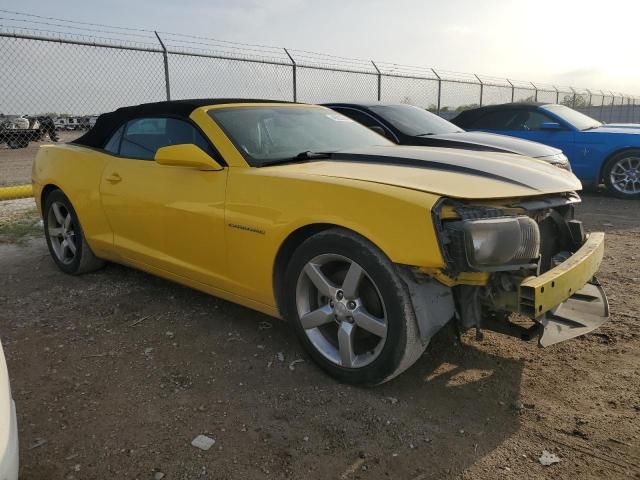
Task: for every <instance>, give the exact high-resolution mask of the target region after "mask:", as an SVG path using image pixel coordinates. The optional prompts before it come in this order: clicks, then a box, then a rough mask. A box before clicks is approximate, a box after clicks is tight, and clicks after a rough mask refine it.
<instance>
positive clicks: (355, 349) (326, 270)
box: [296, 254, 387, 368]
mask: <svg viewBox="0 0 640 480" xmlns="http://www.w3.org/2000/svg"><path fill="white" fill-rule="evenodd" d="M296 299H297V301H296V304H297V307H298V317H299V318H300V323H301V324H302V328H304V331H305V334H306V335H307V337H308V338H309V340H310V341H311V343H312V344H313V346H314V347H315V348H316V349H317V350H318V351H319V352H320V353H321V354H322V355H324V356H325V357H326V358H327V360H329V361H330V362H332V363H334V364H336V365H340V366H342V367H347V368H358V367H363V366H365V365H368V364H370V363H371V362H372V361H374V360H375V359H376V358H377V357H378V355H380V352H381V351H382V348H383V347H384V343H385V340H386V338H387V320H386V311H385V307H384V301H383V299H382V296H381V295H380V292H379V290H378V287H377V286H376V285H375V283H373V281H372V280H371V277H369V275H368V274H367V273H366V272H365V271H364V269H363V268H362V267H361V266H360V265H358V264H357V263H356V262H354V261H353V260H350V259H348V258H346V257H343V256H341V255H332V254H322V255H318V256H317V257H315V258H313V259H312V260H310V261H309V262H307V264H306V265H305V267H304V270H303V271H302V272H300V276H299V278H298V285H297V289H296Z"/></svg>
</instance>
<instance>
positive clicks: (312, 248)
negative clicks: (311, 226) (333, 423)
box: [281, 228, 426, 385]
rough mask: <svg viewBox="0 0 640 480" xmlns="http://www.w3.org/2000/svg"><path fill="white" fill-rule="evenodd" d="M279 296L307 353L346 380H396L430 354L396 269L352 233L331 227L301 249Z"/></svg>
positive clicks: (364, 382)
mask: <svg viewBox="0 0 640 480" xmlns="http://www.w3.org/2000/svg"><path fill="white" fill-rule="evenodd" d="M281 298H282V299H283V303H284V305H283V309H282V310H283V314H284V316H285V317H286V318H287V320H288V321H289V322H290V323H291V325H292V326H293V328H294V330H295V332H296V334H297V336H298V338H299V339H300V342H301V343H302V345H303V347H304V348H305V350H306V351H307V352H308V353H309V355H310V356H311V358H312V359H313V360H314V361H315V362H316V363H317V364H318V365H319V366H320V367H321V368H322V369H323V370H325V371H326V372H327V373H329V374H330V375H332V376H333V377H335V378H337V379H338V380H340V381H342V382H345V383H350V384H355V385H377V384H380V383H383V382H386V381H388V380H391V379H392V378H394V377H395V376H397V375H399V374H400V373H402V372H403V371H404V370H406V369H407V368H409V367H410V366H411V365H413V364H414V363H415V362H416V360H417V359H418V358H419V357H420V356H421V355H422V353H423V352H424V350H425V348H426V345H425V344H423V343H422V341H421V339H420V334H419V331H418V327H417V322H416V318H415V313H414V310H413V305H412V303H411V298H410V296H409V292H408V290H407V287H406V285H405V284H404V283H403V282H402V280H401V279H400V277H399V275H398V274H397V272H396V270H395V266H394V265H393V263H392V262H391V261H390V260H389V258H387V256H386V255H385V254H384V253H383V252H382V251H381V250H380V249H379V248H377V247H376V246H375V245H373V244H372V243H371V242H369V241H368V240H366V239H364V238H363V237H361V236H359V235H357V234H355V233H353V232H351V231H349V230H345V229H342V228H332V229H330V230H325V231H323V232H321V233H318V234H316V235H314V236H312V237H311V238H309V239H307V240H306V241H305V242H304V243H302V245H300V246H299V247H298V249H297V250H296V251H295V252H294V254H293V256H292V258H291V260H290V262H289V264H288V266H287V270H286V274H285V278H284V283H283V291H282V297H281Z"/></svg>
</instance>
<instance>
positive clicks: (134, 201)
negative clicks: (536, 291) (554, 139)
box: [33, 104, 565, 315]
mask: <svg viewBox="0 0 640 480" xmlns="http://www.w3.org/2000/svg"><path fill="white" fill-rule="evenodd" d="M281 105H286V106H288V107H290V108H299V107H300V106H298V105H292V104H281ZM243 106H264V104H235V105H216V106H209V107H202V108H198V109H196V110H194V111H193V112H192V114H191V119H192V120H193V121H194V122H196V123H197V124H198V126H199V127H200V128H201V129H202V131H203V132H204V133H205V134H206V135H207V136H208V137H209V138H210V139H211V140H212V143H213V144H214V145H215V147H216V149H217V151H218V152H219V153H220V155H221V157H222V160H224V162H225V163H226V166H225V167H223V168H219V169H212V170H202V168H203V163H202V158H199V159H195V158H192V157H193V156H191V154H190V153H189V152H188V148H187V149H185V148H182V147H183V146H180V148H169V149H161V151H160V152H159V159H160V162H154V161H146V160H134V159H127V158H120V157H116V156H112V155H109V154H107V153H105V152H102V151H99V150H96V149H90V148H84V147H80V146H75V145H72V144H64V145H56V146H52V145H48V146H43V147H41V148H40V151H39V153H38V155H37V158H36V160H35V161H34V165H33V193H34V196H35V199H36V203H37V204H38V206H39V208H41V207H42V206H41V196H42V191H43V189H44V188H45V187H47V186H49V185H53V186H56V187H58V188H60V189H61V190H62V191H63V192H64V193H65V194H66V195H67V197H68V198H69V199H70V201H71V203H72V204H73V206H74V208H75V210H76V212H77V214H78V217H79V219H80V222H81V224H82V227H83V231H84V234H85V237H86V239H87V242H88V243H89V245H90V246H91V248H92V249H93V250H94V252H95V253H96V254H97V255H98V256H99V257H102V258H105V259H108V260H112V261H116V262H120V263H123V264H127V265H131V266H134V267H136V268H140V269H142V270H146V271H149V272H152V273H154V274H157V275H160V276H163V277H166V278H169V279H172V280H174V281H177V282H180V283H183V284H186V285H189V286H191V287H193V288H196V289H199V290H203V291H206V292H209V293H212V294H214V295H217V296H220V297H222V298H226V299H229V300H232V301H234V302H237V303H240V304H242V305H245V306H247V307H250V308H254V309H256V310H260V311H262V312H265V313H268V314H270V315H278V311H277V305H276V302H275V298H274V285H273V272H274V266H275V259H276V256H277V254H278V251H279V249H280V247H281V246H282V244H283V242H284V241H285V240H286V239H287V238H288V237H289V236H290V235H291V234H292V233H293V232H295V231H296V230H298V229H300V228H304V227H307V226H309V225H316V224H324V225H335V226H341V227H344V228H348V229H350V230H353V231H354V232H357V233H359V234H360V235H362V236H364V237H366V238H368V239H369V240H370V241H371V242H373V243H374V244H376V245H377V246H378V247H379V248H380V249H381V250H382V251H383V252H384V253H385V254H386V255H387V256H388V257H389V258H390V259H391V261H393V262H395V263H399V264H405V265H412V266H416V267H418V268H422V269H424V271H425V272H427V273H429V274H431V275H433V276H434V277H435V278H437V279H438V280H440V281H441V282H443V283H445V284H447V285H452V284H460V283H464V284H471V285H484V284H486V282H487V278H488V276H487V274H484V273H473V272H471V273H462V274H460V275H459V276H458V277H457V278H455V279H451V278H449V277H447V276H446V275H444V274H443V273H442V271H441V270H442V268H444V266H445V265H444V260H443V258H442V255H441V252H440V247H439V244H438V240H437V238H436V233H435V229H434V226H433V223H432V222H433V221H432V217H431V210H432V208H433V207H434V205H435V204H436V202H437V201H438V200H439V199H440V198H441V195H439V194H434V193H430V192H429V189H430V188H433V191H445V192H448V191H450V192H451V196H463V194H464V195H466V198H485V199H486V198H492V197H493V196H495V194H496V191H499V192H500V194H501V195H502V196H509V195H511V196H514V197H515V196H523V195H530V194H531V192H530V191H529V190H528V189H527V188H526V187H519V186H513V185H511V186H509V185H507V184H504V183H500V184H499V185H498V183H496V181H495V180H491V179H481V178H480V177H472V178H471V177H468V176H465V175H462V174H448V173H446V172H442V171H427V170H421V169H406V168H396V167H393V166H388V165H364V164H355V163H348V162H333V163H332V162H325V161H318V162H310V163H306V164H290V165H282V166H273V167H266V168H252V167H250V166H249V165H248V164H247V162H246V161H245V159H244V158H243V156H242V154H241V153H240V152H239V151H238V150H237V149H236V148H235V146H234V145H233V143H232V142H231V141H230V140H229V138H228V137H227V136H226V135H225V133H224V132H223V131H222V129H221V128H220V127H219V126H218V125H217V124H216V123H215V121H214V120H213V119H212V118H211V117H210V116H209V115H208V113H207V112H208V110H211V109H215V108H238V107H243ZM305 108H309V107H308V106H305ZM314 108H323V107H314ZM390 148H391V147H390ZM162 150H164V152H163V151H162ZM167 150H169V152H168V153H167ZM183 156H184V157H185V158H184V159H182V157H183ZM186 157H189V158H186ZM182 160H183V161H182ZM180 161H182V166H176V165H177V163H180ZM161 163H164V165H163V164H161ZM169 164H171V165H169ZM187 164H189V165H187ZM557 181H565V180H563V179H560V180H557ZM539 193H541V192H539Z"/></svg>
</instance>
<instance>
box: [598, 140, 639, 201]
mask: <svg viewBox="0 0 640 480" xmlns="http://www.w3.org/2000/svg"><path fill="white" fill-rule="evenodd" d="M603 177H604V184H605V185H606V186H607V190H608V191H609V193H610V194H611V195H613V196H615V197H618V198H623V199H634V198H640V150H626V151H624V152H621V153H618V154H617V155H614V156H613V157H612V158H611V159H610V160H609V161H608V162H607V164H606V165H605V167H604V170H603Z"/></svg>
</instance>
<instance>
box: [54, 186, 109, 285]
mask: <svg viewBox="0 0 640 480" xmlns="http://www.w3.org/2000/svg"><path fill="white" fill-rule="evenodd" d="M43 221H44V235H45V238H46V240H47V247H49V253H50V254H51V257H52V258H53V261H54V262H55V263H56V265H57V266H58V268H60V270H62V271H63V272H65V273H69V274H71V275H79V274H82V273H87V272H91V271H94V270H97V269H99V268H101V267H102V266H103V265H104V260H101V259H99V258H98V257H96V256H95V255H94V253H93V252H92V251H91V248H90V247H89V244H87V242H86V240H85V238H84V233H83V231H82V226H81V225H80V220H79V219H78V215H77V214H76V211H75V210H74V208H73V205H71V202H70V201H69V199H68V198H67V197H66V195H65V194H64V193H62V191H61V190H54V191H53V192H51V193H50V194H49V195H47V198H46V199H45V201H44V216H43Z"/></svg>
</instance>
